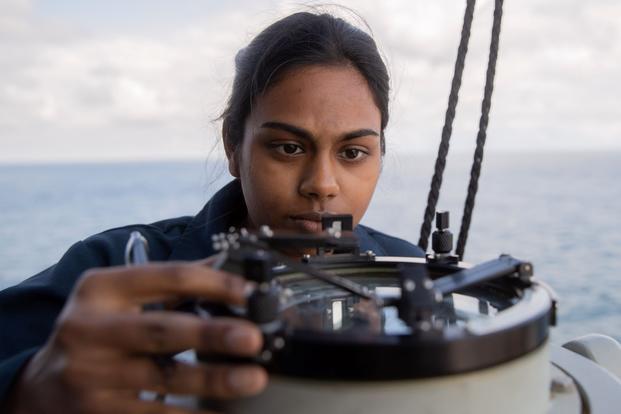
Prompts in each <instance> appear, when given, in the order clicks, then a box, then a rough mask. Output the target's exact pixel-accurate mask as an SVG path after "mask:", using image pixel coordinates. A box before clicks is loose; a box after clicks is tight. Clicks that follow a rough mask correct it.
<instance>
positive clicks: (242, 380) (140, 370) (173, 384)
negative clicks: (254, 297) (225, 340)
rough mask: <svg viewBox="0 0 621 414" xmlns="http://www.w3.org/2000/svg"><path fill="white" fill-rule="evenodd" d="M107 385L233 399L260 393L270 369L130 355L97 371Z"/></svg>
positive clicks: (107, 386) (162, 392) (100, 382)
mask: <svg viewBox="0 0 621 414" xmlns="http://www.w3.org/2000/svg"><path fill="white" fill-rule="evenodd" d="M98 376H99V378H98V383H99V384H100V385H101V386H102V387H105V388H112V389H131V390H147V391H154V392H157V393H158V394H178V395H196V396H200V397H204V398H218V399H230V398H239V397H245V396H250V395H254V394H257V393H259V392H261V391H262V390H263V389H264V388H265V386H266V385H267V379H268V378H267V373H266V371H265V369H263V368H262V367H260V366H258V365H227V364H209V365H207V364H202V363H196V364H186V363H183V362H179V361H171V362H170V363H169V364H165V365H162V364H157V363H155V362H154V361H153V360H151V359H148V358H131V359H124V360H122V361H121V360H119V361H117V362H116V363H115V364H110V365H109V366H108V368H107V369H105V370H101V371H100V372H99V374H98Z"/></svg>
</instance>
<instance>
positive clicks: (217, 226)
mask: <svg viewBox="0 0 621 414" xmlns="http://www.w3.org/2000/svg"><path fill="white" fill-rule="evenodd" d="M246 213H247V210H246V205H245V203H244V199H243V196H242V193H241V187H240V185H239V182H238V181H237V180H236V181H233V182H231V183H230V184H228V185H227V186H225V187H224V188H223V189H221V190H220V191H219V192H218V193H216V194H215V195H214V196H213V198H212V199H211V200H210V201H209V202H208V203H207V204H206V205H205V207H204V208H203V210H201V211H200V212H199V213H198V214H197V215H196V216H195V217H180V218H175V219H169V220H163V221H160V222H157V223H153V224H149V225H133V226H126V227H120V228H116V229H112V230H108V231H105V232H103V233H100V234H97V235H95V236H92V237H89V238H88V239H86V240H84V241H80V242H78V243H76V244H74V245H73V246H71V248H70V249H69V250H68V251H67V253H65V255H64V256H63V257H62V258H61V259H60V261H59V262H58V263H57V264H56V265H54V266H52V267H50V268H49V269H46V270H44V271H43V272H41V273H39V274H37V275H35V276H33V277H31V278H30V279H28V280H26V281H24V282H22V283H21V284H19V285H16V286H13V287H11V288H8V289H5V290H4V291H1V292H0V405H2V404H1V403H2V401H3V400H4V398H5V396H6V394H7V392H8V390H9V388H10V386H11V384H12V383H13V380H14V379H15V377H16V375H17V373H18V372H19V370H20V369H21V367H22V366H23V365H24V364H25V362H26V361H28V359H29V358H30V357H31V356H32V355H33V354H34V353H35V352H36V351H37V350H38V349H39V348H40V347H41V346H42V345H43V344H44V343H45V341H46V340H47V338H48V336H49V334H50V333H51V331H52V328H53V325H54V321H55V320H56V317H57V316H58V314H59V313H60V311H61V309H62V307H63V305H64V304H65V301H66V299H67V297H68V296H69V293H70V292H71V290H72V289H73V286H74V285H75V283H76V281H77V279H78V278H79V277H80V275H81V274H82V273H83V272H84V271H85V270H87V269H90V268H94V267H104V266H116V265H122V264H123V263H124V250H125V244H126V243H127V240H128V238H129V234H130V233H131V231H133V230H139V231H140V232H141V233H142V235H143V236H145V237H146V238H147V240H148V243H149V258H150V260H152V261H167V260H199V259H203V258H206V257H209V256H211V255H213V254H214V253H215V252H214V250H213V248H212V246H211V235H212V234H216V233H221V232H226V231H228V229H229V227H231V226H236V225H238V224H239V223H240V222H241V221H242V220H243V219H244V218H245V216H246ZM355 233H356V235H357V237H358V240H359V242H360V247H361V250H363V251H366V250H373V251H374V252H375V253H376V254H377V255H378V256H423V252H422V250H421V249H420V248H419V247H417V246H414V245H412V244H410V243H408V242H406V241H404V240H401V239H398V238H395V237H391V236H388V235H386V234H383V233H380V232H378V231H375V230H373V229H371V228H369V227H366V226H363V225H358V226H357V227H356V229H355Z"/></svg>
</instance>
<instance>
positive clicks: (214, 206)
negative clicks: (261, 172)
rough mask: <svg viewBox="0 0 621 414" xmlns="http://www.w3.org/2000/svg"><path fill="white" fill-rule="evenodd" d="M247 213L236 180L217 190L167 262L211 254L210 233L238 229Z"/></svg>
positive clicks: (191, 223)
mask: <svg viewBox="0 0 621 414" xmlns="http://www.w3.org/2000/svg"><path fill="white" fill-rule="evenodd" d="M247 213H248V211H247V209H246V203H245V202H244V196H243V193H242V189H241V184H240V182H239V180H233V181H231V182H230V183H228V184H227V185H225V186H224V187H223V188H222V189H220V190H219V191H218V192H217V193H216V194H214V196H213V197H212V198H211V200H209V202H208V203H207V204H205V207H203V209H202V210H201V211H200V212H199V213H198V214H197V215H196V216H195V217H194V218H193V219H192V221H191V222H190V224H189V225H188V226H187V227H186V229H185V231H184V232H183V235H182V236H181V240H180V241H179V243H177V245H176V246H175V248H174V249H173V251H172V253H171V255H170V258H169V260H200V259H204V258H207V257H209V256H212V255H214V254H215V253H216V252H215V250H214V249H213V246H212V240H211V236H212V235H213V234H218V233H224V232H228V231H229V228H230V227H231V226H234V227H239V224H240V223H241V222H242V221H243V220H244V218H245V217H246V215H247Z"/></svg>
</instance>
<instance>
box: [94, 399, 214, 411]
mask: <svg viewBox="0 0 621 414" xmlns="http://www.w3.org/2000/svg"><path fill="white" fill-rule="evenodd" d="M107 407H108V408H107V409H106V410H105V411H102V413H104V412H105V413H106V414H108V413H119V414H125V413H127V414H219V413H217V412H215V411H207V410H198V409H196V410H194V409H190V408H183V407H177V406H173V405H167V404H164V403H162V402H157V401H143V400H139V399H129V398H127V399H119V398H117V399H112V400H111V401H110V402H109V404H107ZM86 412H93V411H92V410H91V411H86Z"/></svg>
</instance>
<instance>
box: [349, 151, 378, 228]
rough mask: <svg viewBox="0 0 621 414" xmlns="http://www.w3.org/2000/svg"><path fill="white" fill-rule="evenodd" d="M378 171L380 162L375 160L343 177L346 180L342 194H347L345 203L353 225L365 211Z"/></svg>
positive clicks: (373, 190) (371, 195) (375, 184)
mask: <svg viewBox="0 0 621 414" xmlns="http://www.w3.org/2000/svg"><path fill="white" fill-rule="evenodd" d="M380 171H381V160H376V161H375V162H373V163H369V164H368V165H366V166H365V167H364V168H360V169H359V170H356V171H349V172H348V174H346V175H345V177H347V178H346V179H345V181H344V183H343V185H344V186H345V188H346V189H347V190H346V191H345V192H344V193H345V194H347V197H346V198H347V203H348V204H349V209H350V210H351V213H352V214H353V216H354V223H355V224H358V223H359V222H360V220H361V219H362V216H364V213H365V212H366V211H367V208H368V206H369V203H370V202H371V198H372V197H373V193H374V192H375V187H376V186H377V181H378V180H379V175H380Z"/></svg>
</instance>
